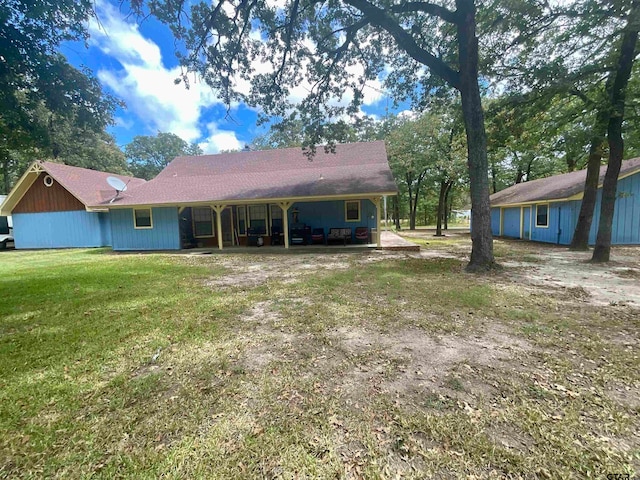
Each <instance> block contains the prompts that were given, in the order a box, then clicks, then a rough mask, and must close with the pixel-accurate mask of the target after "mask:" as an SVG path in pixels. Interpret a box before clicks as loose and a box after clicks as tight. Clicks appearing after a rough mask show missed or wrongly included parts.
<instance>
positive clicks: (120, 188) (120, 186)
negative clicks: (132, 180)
mask: <svg viewBox="0 0 640 480" xmlns="http://www.w3.org/2000/svg"><path fill="white" fill-rule="evenodd" d="M107 183H108V184H109V185H110V186H111V187H112V188H114V189H115V190H116V196H115V197H113V198H112V199H111V200H109V203H113V201H114V200H115V199H116V198H118V195H120V192H124V191H125V190H127V184H126V183H124V182H123V181H122V180H120V179H119V178H118V177H107Z"/></svg>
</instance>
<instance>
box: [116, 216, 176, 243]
mask: <svg viewBox="0 0 640 480" xmlns="http://www.w3.org/2000/svg"><path fill="white" fill-rule="evenodd" d="M151 210H152V217H153V219H152V221H153V228H149V229H136V228H134V226H133V209H130V208H127V209H114V210H112V211H111V240H112V244H113V249H114V250H180V247H181V245H180V228H179V223H178V208H177V207H157V208H152V209H151Z"/></svg>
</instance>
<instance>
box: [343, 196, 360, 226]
mask: <svg viewBox="0 0 640 480" xmlns="http://www.w3.org/2000/svg"><path fill="white" fill-rule="evenodd" d="M344 219H345V220H346V221H347V222H359V221H360V200H353V201H346V202H344Z"/></svg>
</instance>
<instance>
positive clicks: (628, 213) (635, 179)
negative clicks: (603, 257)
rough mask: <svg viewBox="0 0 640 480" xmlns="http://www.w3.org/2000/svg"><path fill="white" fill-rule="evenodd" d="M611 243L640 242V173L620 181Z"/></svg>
mask: <svg viewBox="0 0 640 480" xmlns="http://www.w3.org/2000/svg"><path fill="white" fill-rule="evenodd" d="M599 212H600V206H599V205H598V213H599ZM594 240H595V238H594ZM594 243H595V242H594ZM611 243H612V244H613V245H638V244H640V173H637V174H635V175H631V176H629V177H627V178H623V179H622V180H620V181H619V182H618V190H617V197H616V207H615V211H614V214H613V226H612V235H611Z"/></svg>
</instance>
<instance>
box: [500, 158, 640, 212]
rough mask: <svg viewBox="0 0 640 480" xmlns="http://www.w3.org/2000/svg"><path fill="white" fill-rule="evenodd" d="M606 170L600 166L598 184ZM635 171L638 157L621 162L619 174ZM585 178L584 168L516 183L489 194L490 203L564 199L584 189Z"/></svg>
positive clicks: (505, 203) (625, 174)
mask: <svg viewBox="0 0 640 480" xmlns="http://www.w3.org/2000/svg"><path fill="white" fill-rule="evenodd" d="M606 172H607V166H606V165H603V166H602V167H600V178H599V180H598V184H599V185H602V182H603V180H604V176H605V174H606ZM636 172H640V158H634V159H631V160H626V161H624V162H622V168H621V169H620V175H619V176H620V177H625V176H628V175H632V174H633V173H636ZM586 178H587V170H586V169H585V170H579V171H577V172H570V173H563V174H561V175H554V176H552V177H547V178H540V179H538V180H532V181H530V182H524V183H518V184H517V185H513V186H511V187H509V188H505V189H504V190H501V191H500V192H497V193H494V194H493V195H491V197H490V201H491V205H492V206H498V205H519V204H522V203H532V202H540V201H549V200H566V199H568V198H570V197H573V196H575V195H579V194H581V193H582V192H583V191H584V182H585V180H586Z"/></svg>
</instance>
